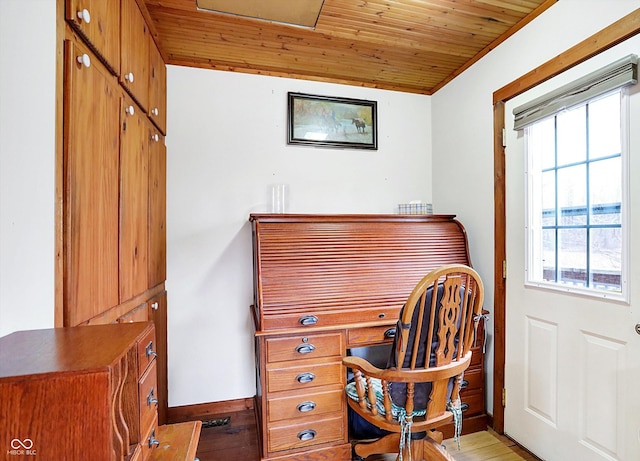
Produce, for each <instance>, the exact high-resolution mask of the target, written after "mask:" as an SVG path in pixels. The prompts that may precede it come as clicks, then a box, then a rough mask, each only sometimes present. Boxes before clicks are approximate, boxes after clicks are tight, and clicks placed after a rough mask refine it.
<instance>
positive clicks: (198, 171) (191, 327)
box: [167, 66, 431, 406]
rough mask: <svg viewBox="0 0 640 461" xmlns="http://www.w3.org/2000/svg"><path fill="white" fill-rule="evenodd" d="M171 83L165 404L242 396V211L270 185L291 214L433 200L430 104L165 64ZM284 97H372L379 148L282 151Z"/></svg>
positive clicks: (248, 264)
mask: <svg viewBox="0 0 640 461" xmlns="http://www.w3.org/2000/svg"><path fill="white" fill-rule="evenodd" d="M167 86H168V114H169V119H168V136H167V150H168V162H167V164H168V178H167V183H168V184H167V248H168V255H167V267H168V274H167V279H168V280H167V289H168V293H169V338H168V340H169V405H170V406H179V405H187V404H194V403H200V402H212V401H222V400H231V399H237V398H244V397H250V396H253V395H255V375H254V358H253V326H252V322H251V317H250V312H249V305H250V304H251V302H252V295H253V291H252V274H253V272H252V270H253V269H252V259H251V258H252V253H251V251H252V250H251V229H250V225H249V221H248V218H249V214H250V213H252V212H267V211H268V210H269V206H268V200H267V199H268V191H269V185H270V184H273V183H286V184H289V188H290V210H291V212H293V213H394V212H395V210H396V205H397V203H399V202H405V201H409V200H414V199H421V200H424V201H430V200H431V179H430V173H429V171H430V169H431V141H430V140H431V107H430V98H429V97H427V96H421V95H411V94H406V93H398V92H390V91H381V90H372V89H366V88H358V87H351V86H342V85H331V84H325V83H317V82H306V81H300V80H289V79H283V78H272V77H264V76H255V75H246V74H237V73H229V72H220V71H211V70H202V69H189V68H184V67H173V66H169V68H168V84H167ZM288 91H292V92H302V93H310V94H319V95H328V96H336V97H350V98H358V99H367V100H374V101H377V103H378V123H379V125H378V129H379V132H378V135H379V138H378V146H379V148H378V150H377V151H371V150H356V149H350V150H341V149H325V148H313V147H301V146H290V145H287V142H286V137H287V131H286V126H287V92H288ZM203 358H204V359H203Z"/></svg>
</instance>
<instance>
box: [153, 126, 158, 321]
mask: <svg viewBox="0 0 640 461" xmlns="http://www.w3.org/2000/svg"><path fill="white" fill-rule="evenodd" d="M151 140H152V141H155V142H158V141H160V136H158V133H155V134H152V135H151ZM153 304H155V305H156V307H153V305H152V306H151V307H152V308H153V309H157V308H158V303H153Z"/></svg>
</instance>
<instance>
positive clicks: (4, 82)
mask: <svg viewBox="0 0 640 461" xmlns="http://www.w3.org/2000/svg"><path fill="white" fill-rule="evenodd" d="M55 59H56V2H53V1H47V0H1V1H0V69H2V71H1V72H0V336H4V335H6V334H8V333H10V332H12V331H15V330H24V329H35V328H48V327H52V326H53V322H54V256H55V248H54V236H55V227H54V226H55V219H54V217H55V215H54V213H55V200H54V196H55V195H54V187H55V155H56V154H55V104H56V100H55V75H56V61H55Z"/></svg>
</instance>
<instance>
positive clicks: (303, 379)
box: [296, 373, 316, 384]
mask: <svg viewBox="0 0 640 461" xmlns="http://www.w3.org/2000/svg"><path fill="white" fill-rule="evenodd" d="M314 379H316V375H314V374H313V373H300V374H299V375H298V376H296V381H298V382H299V383H300V384H307V383H310V382H311V381H313V380H314Z"/></svg>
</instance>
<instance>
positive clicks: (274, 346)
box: [266, 332, 344, 363]
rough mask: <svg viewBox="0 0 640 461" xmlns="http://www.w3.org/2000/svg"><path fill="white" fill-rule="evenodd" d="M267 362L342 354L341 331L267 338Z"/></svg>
mask: <svg viewBox="0 0 640 461" xmlns="http://www.w3.org/2000/svg"><path fill="white" fill-rule="evenodd" d="M266 345H267V363H273V362H289V361H291V360H300V359H311V358H319V357H339V356H342V351H343V350H344V346H343V344H342V333H340V332H337V333H321V334H311V335H299V336H287V337H286V338H267V340H266Z"/></svg>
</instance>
